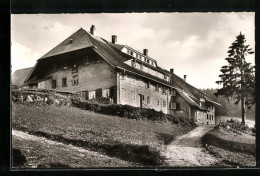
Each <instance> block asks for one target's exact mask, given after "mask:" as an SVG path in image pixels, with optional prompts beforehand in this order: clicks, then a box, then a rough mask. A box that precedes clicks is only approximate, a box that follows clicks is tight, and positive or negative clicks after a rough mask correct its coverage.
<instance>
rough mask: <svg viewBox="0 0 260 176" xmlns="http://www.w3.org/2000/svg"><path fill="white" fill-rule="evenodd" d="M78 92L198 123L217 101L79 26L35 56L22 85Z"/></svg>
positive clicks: (211, 118)
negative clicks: (50, 47) (35, 61)
mask: <svg viewBox="0 0 260 176" xmlns="http://www.w3.org/2000/svg"><path fill="white" fill-rule="evenodd" d="M23 86H26V87H29V88H40V89H55V90H59V91H69V92H73V93H80V95H81V97H82V99H86V100H89V99H94V98H99V97H109V98H111V99H112V100H113V102H114V103H116V104H127V105H131V106H134V107H141V108H151V109H155V110H157V111H163V112H164V113H166V114H180V115H182V116H186V117H188V118H191V119H194V121H195V122H197V123H204V124H207V123H208V124H214V123H215V105H218V104H217V103H216V102H214V101H212V100H210V99H209V98H207V97H206V95H205V93H203V92H202V91H200V90H199V89H197V88H195V87H193V86H191V85H190V84H188V83H187V82H186V76H184V78H180V77H178V76H177V75H176V74H175V73H174V69H171V70H170V71H168V70H165V69H162V68H160V67H159V66H158V65H157V61H156V60H155V59H153V58H151V57H149V55H148V50H147V49H144V50H143V52H139V51H137V50H135V49H133V48H131V47H129V46H126V45H119V44H117V36H115V35H113V36H112V38H111V42H110V41H107V40H105V39H103V38H101V37H99V36H97V35H96V29H95V26H94V25H92V26H91V28H90V32H88V31H85V30H84V29H82V28H81V29H79V30H78V31H76V32H75V33H74V34H72V35H71V36H69V37H68V38H67V39H65V40H64V41H63V42H61V43H60V44H59V45H57V46H56V47H54V48H53V49H52V50H50V51H49V52H48V53H46V54H45V55H44V56H42V57H41V58H40V59H38V60H37V63H36V64H35V66H34V67H33V68H32V69H31V71H30V73H29V74H28V76H27V78H26V79H25V81H24V85H23Z"/></svg>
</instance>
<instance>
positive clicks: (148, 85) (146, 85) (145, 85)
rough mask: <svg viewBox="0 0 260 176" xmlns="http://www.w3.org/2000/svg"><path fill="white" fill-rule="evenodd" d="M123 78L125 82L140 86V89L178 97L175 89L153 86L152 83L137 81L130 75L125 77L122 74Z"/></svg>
mask: <svg viewBox="0 0 260 176" xmlns="http://www.w3.org/2000/svg"><path fill="white" fill-rule="evenodd" d="M121 78H122V80H123V81H127V82H129V83H132V84H136V85H139V87H143V88H146V89H152V90H153V91H157V92H160V93H162V94H170V95H172V96H175V95H176V91H175V90H174V89H171V88H167V87H165V86H162V85H159V84H151V82H150V81H144V80H142V79H136V78H135V77H133V76H130V75H128V74H125V75H124V74H122V77H121Z"/></svg>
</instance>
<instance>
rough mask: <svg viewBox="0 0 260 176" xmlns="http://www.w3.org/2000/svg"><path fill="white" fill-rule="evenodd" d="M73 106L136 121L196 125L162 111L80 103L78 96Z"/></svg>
mask: <svg viewBox="0 0 260 176" xmlns="http://www.w3.org/2000/svg"><path fill="white" fill-rule="evenodd" d="M71 103H72V106H74V107H77V108H80V109H84V110H90V111H93V112H97V113H102V114H106V115H112V116H119V117H125V118H128V119H135V120H140V119H143V120H151V121H161V122H163V121H170V122H172V123H174V124H180V125H182V126H188V127H195V126H196V124H195V122H194V121H193V120H191V119H188V118H185V117H180V116H176V115H172V114H164V113H163V112H162V111H160V112H158V111H156V110H154V109H145V108H139V107H133V106H129V105H119V104H100V103H96V102H94V101H93V100H92V101H80V99H79V98H77V97H76V96H74V97H72V98H71Z"/></svg>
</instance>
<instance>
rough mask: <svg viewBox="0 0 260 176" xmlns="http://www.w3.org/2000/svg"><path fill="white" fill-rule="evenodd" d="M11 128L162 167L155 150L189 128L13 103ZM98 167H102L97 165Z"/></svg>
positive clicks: (70, 108)
mask: <svg viewBox="0 0 260 176" xmlns="http://www.w3.org/2000/svg"><path fill="white" fill-rule="evenodd" d="M12 125H13V128H15V129H19V130H23V131H27V132H29V133H31V134H35V135H38V136H44V137H47V138H49V139H52V140H56V141H59V142H64V143H67V144H73V145H76V146H81V147H84V148H88V149H91V150H94V151H99V152H102V153H104V154H107V155H109V156H113V157H118V158H121V159H123V160H127V161H133V162H137V163H141V164H142V165H146V166H152V165H162V164H163V162H162V160H161V158H160V156H159V152H158V150H159V148H160V147H161V145H162V144H168V143H170V142H171V141H172V140H173V139H174V138H175V137H176V136H178V135H182V134H184V133H186V132H188V131H190V130H191V129H190V128H188V127H185V128H183V127H182V126H180V125H176V124H172V123H167V122H166V123H159V122H151V121H143V120H138V121H136V120H130V119H125V118H120V117H116V116H109V115H102V114H97V113H94V112H90V111H86V110H80V109H78V108H73V107H62V108H59V107H56V106H42V107H37V106H27V105H23V104H16V103H13V106H12ZM100 166H102V165H100Z"/></svg>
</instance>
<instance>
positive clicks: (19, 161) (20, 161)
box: [12, 148, 27, 167]
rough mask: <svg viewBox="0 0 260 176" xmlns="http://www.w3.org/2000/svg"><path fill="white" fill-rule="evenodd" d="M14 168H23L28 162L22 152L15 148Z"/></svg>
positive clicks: (13, 151)
mask: <svg viewBox="0 0 260 176" xmlns="http://www.w3.org/2000/svg"><path fill="white" fill-rule="evenodd" d="M12 153H13V162H12V163H13V167H21V166H24V164H25V163H26V162H27V159H26V157H25V156H24V155H23V154H22V152H21V150H19V149H16V148H13V150H12Z"/></svg>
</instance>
